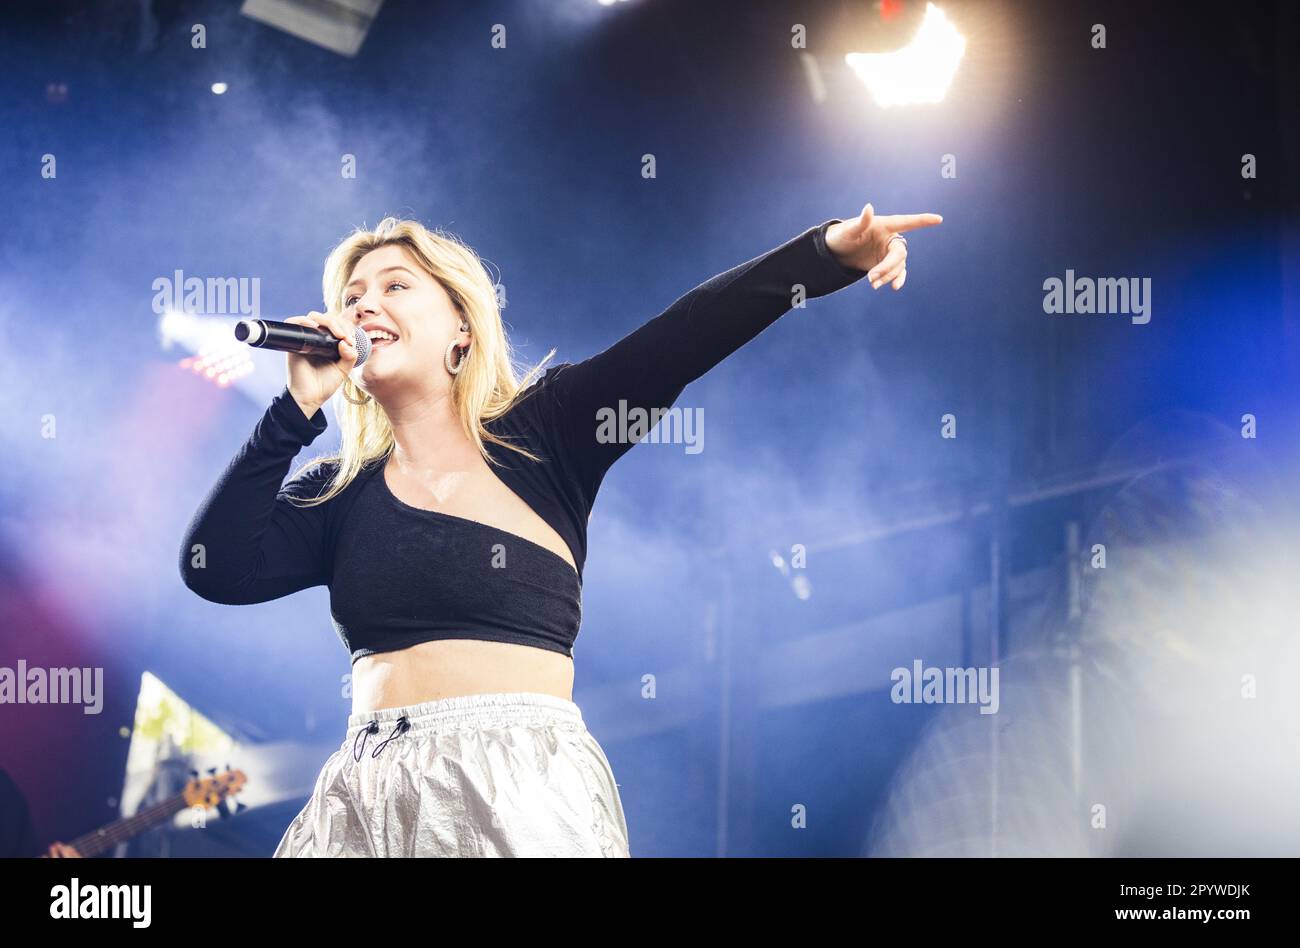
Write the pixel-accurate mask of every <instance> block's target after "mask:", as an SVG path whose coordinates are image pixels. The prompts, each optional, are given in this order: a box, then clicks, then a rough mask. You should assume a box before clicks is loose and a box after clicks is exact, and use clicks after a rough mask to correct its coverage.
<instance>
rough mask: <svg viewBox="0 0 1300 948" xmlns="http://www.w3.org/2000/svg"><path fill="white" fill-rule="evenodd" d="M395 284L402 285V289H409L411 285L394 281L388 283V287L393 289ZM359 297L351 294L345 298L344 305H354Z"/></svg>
mask: <svg viewBox="0 0 1300 948" xmlns="http://www.w3.org/2000/svg"><path fill="white" fill-rule="evenodd" d="M395 286H400V287H401V288H402V289H404V290H405V289H409V287H408V286H407V285H406V284H405V283H398V282H397V281H393V282H392V283H390V284H388V289H390V290H391V289H392V288H393V287H395ZM358 299H359V297H356V296H349V297H348V298H347V299H345V300H344V301H343V305H344V306H351V305H352V304H353V303H355V302H356V301H357V300H358Z"/></svg>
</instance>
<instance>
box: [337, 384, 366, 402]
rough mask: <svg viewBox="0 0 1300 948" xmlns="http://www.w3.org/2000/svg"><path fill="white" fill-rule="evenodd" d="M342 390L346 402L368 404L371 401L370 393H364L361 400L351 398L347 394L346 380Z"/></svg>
mask: <svg viewBox="0 0 1300 948" xmlns="http://www.w3.org/2000/svg"><path fill="white" fill-rule="evenodd" d="M353 384H355V383H353ZM342 391H343V397H344V398H346V399H347V400H348V404H350V405H368V404H370V402H371V401H372V399H371V396H370V395H366V397H365V398H363V399H361V401H357V400H356V399H355V398H353V397H352V396H351V395H349V394H348V386H347V383H346V382H345V383H344V385H343V389H342Z"/></svg>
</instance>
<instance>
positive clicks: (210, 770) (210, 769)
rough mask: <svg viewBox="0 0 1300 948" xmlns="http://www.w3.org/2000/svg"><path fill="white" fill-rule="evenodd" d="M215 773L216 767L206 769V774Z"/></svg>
mask: <svg viewBox="0 0 1300 948" xmlns="http://www.w3.org/2000/svg"><path fill="white" fill-rule="evenodd" d="M216 772H217V768H216V767H209V768H208V773H210V774H213V775H215V774H216Z"/></svg>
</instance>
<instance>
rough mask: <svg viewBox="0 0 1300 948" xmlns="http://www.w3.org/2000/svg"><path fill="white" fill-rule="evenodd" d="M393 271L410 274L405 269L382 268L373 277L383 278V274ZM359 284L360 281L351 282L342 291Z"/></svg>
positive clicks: (412, 274)
mask: <svg viewBox="0 0 1300 948" xmlns="http://www.w3.org/2000/svg"><path fill="white" fill-rule="evenodd" d="M394 270H401V271H402V272H403V273H411V271H410V270H408V269H406V267H384V269H382V270H380V271H379V272H378V273H376V274H375V276H383V275H384V274H385V273H392V272H393V271H394ZM411 276H415V274H414V273H411ZM361 282H363V281H361V280H353V281H352V282H351V283H349V284H348V285H347V286H345V287H343V289H345V290H349V289H351V288H352V287H354V286H356V285H357V284H358V283H361Z"/></svg>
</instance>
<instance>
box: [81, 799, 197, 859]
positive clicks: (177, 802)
mask: <svg viewBox="0 0 1300 948" xmlns="http://www.w3.org/2000/svg"><path fill="white" fill-rule="evenodd" d="M183 809H185V796H184V794H180V793H178V794H177V795H176V796H174V797H172V798H171V799H169V800H163V801H162V802H161V803H155V804H153V805H152V806H148V807H145V808H144V809H143V810H141V811H140V812H139V813H137V814H135V815H134V816H128V817H124V818H123V819H120V820H114V821H113V822H112V823H109V824H108V825H107V826H101V827H100V828H99V829H97V830H93V831H91V832H89V833H87V834H86V835H85V836H78V837H77V838H76V839H74V840H73V841H72V845H73V846H75V847H76V848H77V852H79V853H81V855H83V856H98V855H99V854H100V853H102V852H104V851H106V850H109V849H112V848H113V847H114V846H116V845H117V844H118V843H125V842H126V841H127V840H128V839H131V838H132V837H134V836H138V835H140V834H141V833H143V832H144V831H145V830H147V829H149V828H150V827H153V826H157V825H158V824H159V823H162V822H164V821H166V820H168V819H170V818H171V817H173V816H175V815H176V814H177V813H179V812H180V811H181V810H183Z"/></svg>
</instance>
